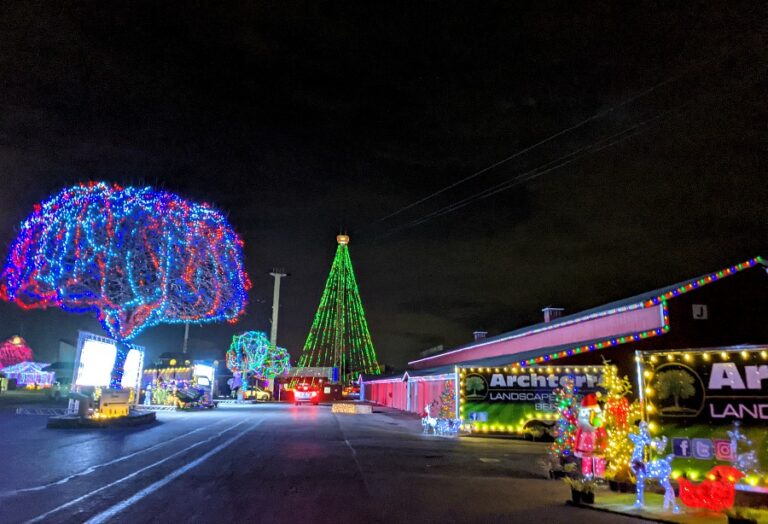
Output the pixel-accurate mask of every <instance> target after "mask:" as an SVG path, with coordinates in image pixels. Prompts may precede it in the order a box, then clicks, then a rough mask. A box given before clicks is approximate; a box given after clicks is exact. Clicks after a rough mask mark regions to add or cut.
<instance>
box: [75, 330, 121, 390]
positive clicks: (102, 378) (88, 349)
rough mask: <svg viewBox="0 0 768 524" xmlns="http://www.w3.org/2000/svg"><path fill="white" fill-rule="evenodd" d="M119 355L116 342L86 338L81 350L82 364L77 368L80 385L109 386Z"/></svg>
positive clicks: (77, 382)
mask: <svg viewBox="0 0 768 524" xmlns="http://www.w3.org/2000/svg"><path fill="white" fill-rule="evenodd" d="M116 356H117V348H116V347H115V345H114V344H108V343H106V342H101V341H100V340H91V339H89V340H86V341H85V342H84V343H83V349H82V350H81V351H80V365H79V366H78V368H77V379H76V380H75V384H76V385H78V386H109V380H110V378H111V375H112V366H113V365H114V363H115V357H116Z"/></svg>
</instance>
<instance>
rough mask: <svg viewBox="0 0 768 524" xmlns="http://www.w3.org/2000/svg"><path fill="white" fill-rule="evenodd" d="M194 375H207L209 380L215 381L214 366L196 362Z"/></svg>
mask: <svg viewBox="0 0 768 524" xmlns="http://www.w3.org/2000/svg"><path fill="white" fill-rule="evenodd" d="M193 375H194V376H196V377H205V378H207V379H208V382H209V383H210V382H213V366H206V365H205V364H195V369H194V371H193Z"/></svg>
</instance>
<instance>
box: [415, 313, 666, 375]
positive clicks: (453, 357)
mask: <svg viewBox="0 0 768 524" xmlns="http://www.w3.org/2000/svg"><path fill="white" fill-rule="evenodd" d="M661 325H662V323H661V311H660V308H659V307H657V306H654V307H650V308H644V309H635V310H632V311H624V312H621V313H615V314H613V315H609V316H606V317H601V318H596V319H592V320H587V321H584V322H580V323H577V324H571V325H565V326H561V327H556V328H554V329H551V330H548V331H543V332H540V333H533V334H528V335H523V336H520V337H519V338H513V339H510V340H503V341H496V342H489V343H487V344H485V345H480V346H472V347H470V348H467V349H466V350H463V351H456V352H450V351H449V352H447V353H446V354H444V355H440V356H438V357H435V358H432V359H428V360H422V361H416V362H412V365H413V367H414V368H416V369H428V368H431V367H435V366H443V365H446V364H456V363H461V362H466V361H470V360H477V359H481V358H488V357H496V356H500V355H514V354H516V353H521V352H523V351H530V350H532V349H537V348H541V347H547V346H557V345H561V344H571V343H573V344H577V343H579V342H583V341H586V340H593V339H596V338H609V337H613V336H617V335H624V334H626V333H633V332H636V331H646V330H651V329H656V328H658V327H661Z"/></svg>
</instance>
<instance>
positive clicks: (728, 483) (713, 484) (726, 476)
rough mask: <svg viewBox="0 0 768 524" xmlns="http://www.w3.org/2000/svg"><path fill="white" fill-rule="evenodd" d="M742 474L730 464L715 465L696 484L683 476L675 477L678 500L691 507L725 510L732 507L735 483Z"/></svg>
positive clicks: (734, 496) (734, 497)
mask: <svg viewBox="0 0 768 524" xmlns="http://www.w3.org/2000/svg"><path fill="white" fill-rule="evenodd" d="M742 477H744V474H743V473H742V472H741V471H739V470H738V469H736V468H734V467H732V466H715V467H714V468H712V469H711V470H710V471H709V472H708V473H707V475H706V479H704V480H703V481H702V482H699V483H698V484H697V483H695V482H691V481H690V480H688V479H687V478H685V477H680V478H678V479H677V483H678V484H679V485H680V500H682V501H683V504H685V505H686V506H689V507H691V508H706V509H709V510H712V511H725V510H727V509H730V508H732V507H733V503H734V501H735V499H736V483H737V482H738V481H739V479H741V478H742Z"/></svg>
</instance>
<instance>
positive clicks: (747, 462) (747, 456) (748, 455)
mask: <svg viewBox="0 0 768 524" xmlns="http://www.w3.org/2000/svg"><path fill="white" fill-rule="evenodd" d="M728 438H729V439H730V441H731V456H732V457H735V458H734V461H733V465H734V466H735V467H736V468H737V469H739V470H740V471H741V472H742V473H747V472H749V471H757V469H758V466H759V463H758V460H757V454H756V453H755V450H754V449H749V450H748V451H747V452H745V453H739V442H743V443H744V444H745V445H747V446H749V447H750V448H752V446H753V444H752V441H751V440H750V439H749V437H747V436H746V435H745V434H744V433H742V432H741V428H740V427H739V422H738V421H735V422H734V423H733V430H731V431H729V432H728Z"/></svg>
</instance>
